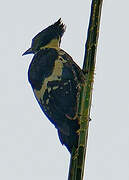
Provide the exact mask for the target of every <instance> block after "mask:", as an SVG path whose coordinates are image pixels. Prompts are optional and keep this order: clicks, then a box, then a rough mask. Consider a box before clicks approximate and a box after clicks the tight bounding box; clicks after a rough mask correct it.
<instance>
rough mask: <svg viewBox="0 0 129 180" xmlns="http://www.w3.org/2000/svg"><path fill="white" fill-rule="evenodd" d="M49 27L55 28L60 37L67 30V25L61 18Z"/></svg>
mask: <svg viewBox="0 0 129 180" xmlns="http://www.w3.org/2000/svg"><path fill="white" fill-rule="evenodd" d="M49 27H51V28H52V29H53V31H54V32H55V33H56V34H57V35H59V36H60V37H62V36H63V34H64V32H65V30H66V26H65V24H63V22H62V20H61V18H60V19H59V20H58V21H57V22H55V23H54V24H53V25H51V26H49Z"/></svg>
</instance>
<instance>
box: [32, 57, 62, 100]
mask: <svg viewBox="0 0 129 180" xmlns="http://www.w3.org/2000/svg"><path fill="white" fill-rule="evenodd" d="M63 63H65V60H60V59H57V60H55V64H54V68H53V72H52V74H51V75H50V76H48V77H46V78H45V79H44V80H43V82H42V86H41V89H40V90H37V89H34V94H35V96H36V98H37V99H38V101H40V102H42V103H43V97H44V93H45V91H46V90H47V91H48V92H49V91H51V88H50V87H49V86H48V83H50V82H54V81H56V82H60V81H61V77H62V72H63ZM57 84H58V83H56V85H55V87H53V88H54V89H56V88H58V85H57Z"/></svg>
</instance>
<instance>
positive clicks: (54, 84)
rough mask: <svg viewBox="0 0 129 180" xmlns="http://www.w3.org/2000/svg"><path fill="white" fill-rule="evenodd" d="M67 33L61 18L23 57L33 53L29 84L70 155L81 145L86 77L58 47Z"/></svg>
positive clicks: (41, 33)
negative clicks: (81, 98) (79, 110)
mask: <svg viewBox="0 0 129 180" xmlns="http://www.w3.org/2000/svg"><path fill="white" fill-rule="evenodd" d="M64 31H65V26H64V24H63V23H62V22H61V19H59V20H58V21H57V22H56V23H55V24H53V25H51V26H49V27H48V28H46V29H45V30H43V31H41V32H40V33H39V34H38V35H36V36H35V37H34V39H33V40H32V45H31V48H30V49H29V50H27V51H26V52H25V53H24V54H23V55H25V54H29V53H34V57H33V59H32V62H31V64H30V66H29V71H28V79H29V82H30V84H31V86H32V88H33V91H34V94H35V97H36V99H37V101H38V103H39V105H40V107H41V109H42V110H43V112H44V113H45V114H46V116H47V117H48V119H49V120H50V121H51V122H52V123H53V124H54V125H55V127H56V128H57V131H58V135H59V139H60V141H61V143H62V144H64V145H65V146H66V147H67V149H68V150H69V152H70V153H71V151H72V147H73V146H74V147H75V148H76V147H77V144H78V133H77V131H78V130H79V128H80V125H79V121H78V114H77V108H78V99H79V92H80V87H81V85H82V84H83V82H84V75H83V72H82V70H81V69H80V68H79V66H78V65H77V64H76V63H75V62H74V61H73V59H72V58H71V56H70V55H68V54H67V53H66V52H65V51H63V50H62V49H60V47H59V46H60V42H61V37H62V35H63V33H64Z"/></svg>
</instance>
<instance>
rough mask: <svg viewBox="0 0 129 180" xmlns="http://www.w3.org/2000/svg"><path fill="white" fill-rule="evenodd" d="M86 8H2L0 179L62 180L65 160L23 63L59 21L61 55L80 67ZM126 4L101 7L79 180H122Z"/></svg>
mask: <svg viewBox="0 0 129 180" xmlns="http://www.w3.org/2000/svg"><path fill="white" fill-rule="evenodd" d="M90 5H91V0H87V1H86V0H81V1H73V0H71V1H68V0H65V1H59V0H55V1H50V0H48V1H43V0H42V1H41V0H38V1H30V0H28V1H25V0H23V1H16V0H12V1H7V0H5V1H2V3H1V7H0V19H1V21H0V22H1V28H0V32H1V33H0V40H1V43H0V59H1V60H0V67H1V68H0V83H1V86H0V87H1V88H0V110H1V113H0V179H2V180H10V179H13V180H23V179H24V180H28V179H31V180H43V179H44V180H51V179H54V180H66V179H67V176H68V168H69V158H70V155H69V153H68V152H67V150H66V148H65V147H64V146H62V145H61V144H60V141H59V139H58V136H57V132H56V129H55V128H54V126H53V125H52V124H51V123H50V122H49V121H48V120H47V118H46V117H45V115H44V114H43V113H42V111H41V109H40V108H39V106H38V103H37V102H36V100H35V98H34V95H33V92H32V89H31V87H30V84H29V83H28V77H27V71H28V67H29V64H30V62H31V59H32V57H33V55H28V56H24V57H22V56H21V55H22V53H23V52H24V51H25V50H27V49H28V48H29V47H30V44H31V39H32V38H33V37H34V36H35V35H36V34H37V33H38V32H40V31H41V30H43V29H44V28H46V27H47V26H49V25H51V24H53V23H54V22H55V21H57V20H58V19H59V18H60V17H61V18H62V20H63V22H64V23H65V24H66V26H67V29H66V32H65V34H64V37H63V38H62V43H61V48H62V49H64V50H65V51H67V52H68V53H69V54H70V55H71V56H72V57H73V59H74V61H75V62H76V63H77V64H78V65H79V66H80V67H82V64H83V57H84V46H85V41H86V35H87V28H88V21H89V15H90ZM128 7H129V2H128V1H127V0H124V1H117V0H114V1H112V0H108V1H104V4H103V11H102V17H101V28H100V36H99V46H98V50H97V61H96V71H95V82H94V88H93V101H92V108H91V119H92V121H91V122H90V127H89V139H88V151H87V160H86V167H85V169H86V170H85V177H84V180H85V179H86V180H92V179H95V180H103V179H104V180H109V179H110V180H114V179H117V180H121V179H124V180H128V179H129V154H128V152H129V96H128V94H129V80H128V79H129V78H128V77H129V58H128V57H129V55H128V52H129V50H128V49H129V45H128V44H129V35H128V33H129V23H128V16H129V11H128Z"/></svg>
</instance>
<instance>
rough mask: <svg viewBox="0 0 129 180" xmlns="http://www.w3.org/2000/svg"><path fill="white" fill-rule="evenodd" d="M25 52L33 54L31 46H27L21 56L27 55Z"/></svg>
mask: <svg viewBox="0 0 129 180" xmlns="http://www.w3.org/2000/svg"><path fill="white" fill-rule="evenodd" d="M27 54H33V51H32V48H29V49H28V50H27V51H25V52H24V53H23V54H22V56H24V55H27Z"/></svg>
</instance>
